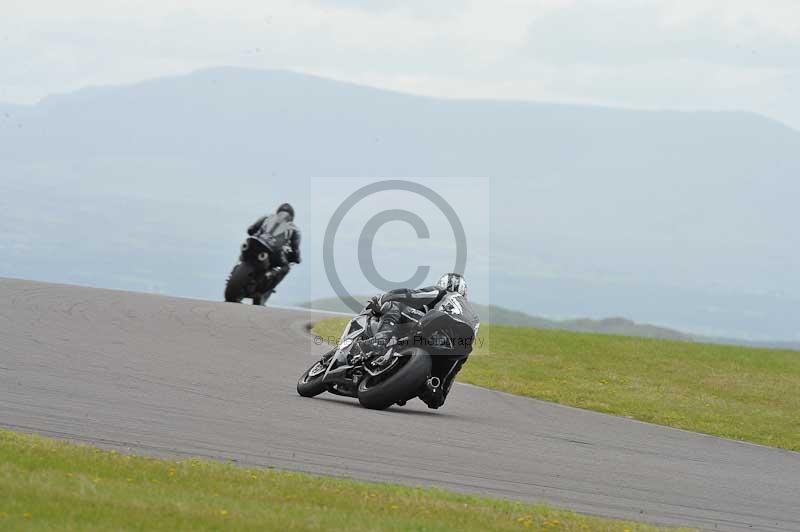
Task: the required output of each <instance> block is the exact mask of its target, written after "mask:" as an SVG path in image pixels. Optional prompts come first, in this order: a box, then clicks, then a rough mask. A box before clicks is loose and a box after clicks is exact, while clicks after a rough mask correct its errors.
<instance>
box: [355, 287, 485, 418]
mask: <svg viewBox="0 0 800 532" xmlns="http://www.w3.org/2000/svg"><path fill="white" fill-rule="evenodd" d="M448 292H453V293H457V294H460V296H462V298H461V301H462V303H461V304H462V305H465V306H466V305H468V303H467V301H466V294H467V285H466V282H465V281H464V278H463V277H462V276H461V275H459V274H457V273H448V274H446V275H444V276H442V278H441V279H439V281H438V282H437V283H436V285H435V286H431V287H428V288H422V289H417V290H412V289H407V288H402V289H398V290H391V291H389V292H386V293H385V294H382V295H380V296H375V297H373V298H372V299H370V300H369V302H368V303H367V306H366V308H367V309H368V310H370V311H371V312H372V313H373V314H374V315H375V316H379V317H380V321H379V322H378V328H377V331H376V332H375V334H374V335H373V336H372V338H369V339H367V340H364V341H363V342H361V350H362V351H363V352H364V353H369V355H370V356H379V355H381V354H383V353H384V352H385V351H386V349H387V347H388V346H390V345H392V344H393V342H394V341H396V335H397V332H398V329H399V328H400V327H401V326H402V325H404V324H407V323H411V322H415V321H417V320H419V319H420V318H422V317H423V316H424V315H425V313H426V312H428V311H429V310H431V309H432V308H433V307H434V306H436V304H437V303H439V302H440V301H441V300H442V298H443V297H444V296H445V295H446V294H447V293H448ZM467 314H469V315H470V316H472V317H473V318H472V319H471V321H474V323H472V324H471V325H472V327H473V330H475V332H477V326H478V323H477V314H476V313H475V312H474V311H473V310H472V309H471V307H470V308H469V311H468V312H467ZM432 358H433V360H432V362H433V369H432V374H433V375H434V376H437V377H439V379H440V380H441V382H442V384H441V386H440V387H439V388H438V389H436V390H435V391H434V390H427V391H426V393H425V394H423V395H421V396H420V398H421V399H422V400H423V401H425V403H426V404H427V405H428V407H429V408H439V407H440V406H442V405H443V404H444V401H445V399H446V398H447V394H448V393H449V392H450V388H451V386H452V385H453V381H454V379H455V376H456V374H457V373H458V372H459V371H460V370H461V366H463V365H464V363H465V362H466V361H467V359H466V358H463V359H460V360H457V361H452V360H450V359H446V358H445V357H432Z"/></svg>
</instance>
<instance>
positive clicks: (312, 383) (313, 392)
mask: <svg viewBox="0 0 800 532" xmlns="http://www.w3.org/2000/svg"><path fill="white" fill-rule="evenodd" d="M329 361H330V358H329V357H327V356H326V357H323V358H322V360H320V361H319V362H317V363H316V364H314V365H313V366H311V367H310V368H308V369H307V370H306V372H305V373H303V374H302V375H301V376H300V378H299V379H298V380H297V393H298V394H300V395H302V396H303V397H315V396H317V395H319V394H321V393H322V392H324V391H325V390H326V389H327V388H328V386H327V385H326V384H324V383H323V382H322V378H323V377H324V376H325V370H326V369H327V368H328V364H327V363H328V362H329Z"/></svg>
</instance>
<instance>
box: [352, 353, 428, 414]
mask: <svg viewBox="0 0 800 532" xmlns="http://www.w3.org/2000/svg"><path fill="white" fill-rule="evenodd" d="M410 350H411V353H410V354H408V355H405V356H402V357H400V358H399V359H398V361H399V362H401V363H402V365H401V366H400V367H399V368H398V369H397V370H395V371H393V372H392V373H391V374H390V375H388V376H386V375H378V376H377V377H372V376H367V377H366V378H364V380H362V381H361V382H360V383H359V385H358V402H359V403H361V406H363V407H365V408H370V409H373V410H385V409H387V408H389V407H390V406H392V405H393V404H395V403H397V402H402V401H408V400H409V399H412V398H414V397H416V396H417V394H418V393H419V390H420V388H422V386H423V385H424V384H425V381H426V380H427V378H428V376H429V375H430V373H431V357H430V355H429V354H428V353H426V352H425V351H423V350H422V349H418V348H410Z"/></svg>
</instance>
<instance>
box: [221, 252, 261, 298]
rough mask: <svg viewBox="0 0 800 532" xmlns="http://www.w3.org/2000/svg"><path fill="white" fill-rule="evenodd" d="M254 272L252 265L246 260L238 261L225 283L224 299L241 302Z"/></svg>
mask: <svg viewBox="0 0 800 532" xmlns="http://www.w3.org/2000/svg"><path fill="white" fill-rule="evenodd" d="M254 272H255V270H254V269H253V267H252V266H250V265H249V264H247V263H246V262H240V263H239V264H237V265H236V266H234V267H233V270H232V271H231V274H230V275H229V276H228V281H227V282H226V283H225V301H227V302H229V303H241V302H242V299H244V297H245V290H246V288H247V285H248V284H250V283H251V282H252V280H253V273H254Z"/></svg>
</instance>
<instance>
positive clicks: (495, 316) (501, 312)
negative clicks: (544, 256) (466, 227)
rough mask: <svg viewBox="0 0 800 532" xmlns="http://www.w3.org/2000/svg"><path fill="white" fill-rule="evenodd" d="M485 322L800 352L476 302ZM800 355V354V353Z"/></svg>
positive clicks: (341, 308) (780, 345)
mask: <svg viewBox="0 0 800 532" xmlns="http://www.w3.org/2000/svg"><path fill="white" fill-rule="evenodd" d="M356 299H358V300H359V301H366V300H367V299H368V297H366V296H356ZM474 305H475V309H476V310H477V311H478V315H479V316H480V317H481V321H482V322H486V323H496V324H498V325H514V326H517V327H535V328H537V329H559V330H564V331H574V332H585V333H600V334H618V335H621V336H637V337H641V338H660V339H663V340H678V341H684V342H700V343H711V344H726V345H743V346H749V347H760V348H769V349H784V350H791V351H800V342H754V341H748V340H741V339H735V338H719V337H712V336H701V335H693V334H687V333H683V332H680V331H676V330H674V329H669V328H666V327H659V326H657V325H650V324H647V323H636V322H635V321H633V320H629V319H627V318H604V319H599V320H593V319H588V318H579V319H570V320H551V319H548V318H541V317H538V316H531V315H530V314H526V313H524V312H520V311H518V310H511V309H507V308H503V307H498V306H496V305H481V304H480V303H474ZM299 306H301V307H305V308H313V309H317V310H328V311H332V312H344V313H347V314H349V313H350V311H349V309H348V308H347V307H346V306H345V305H344V304H343V303H342V302H341V301H339V299H337V298H324V299H316V300H314V301H311V302H310V303H309V302H305V303H302V304H300V305H299ZM798 355H800V353H799V354H798Z"/></svg>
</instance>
